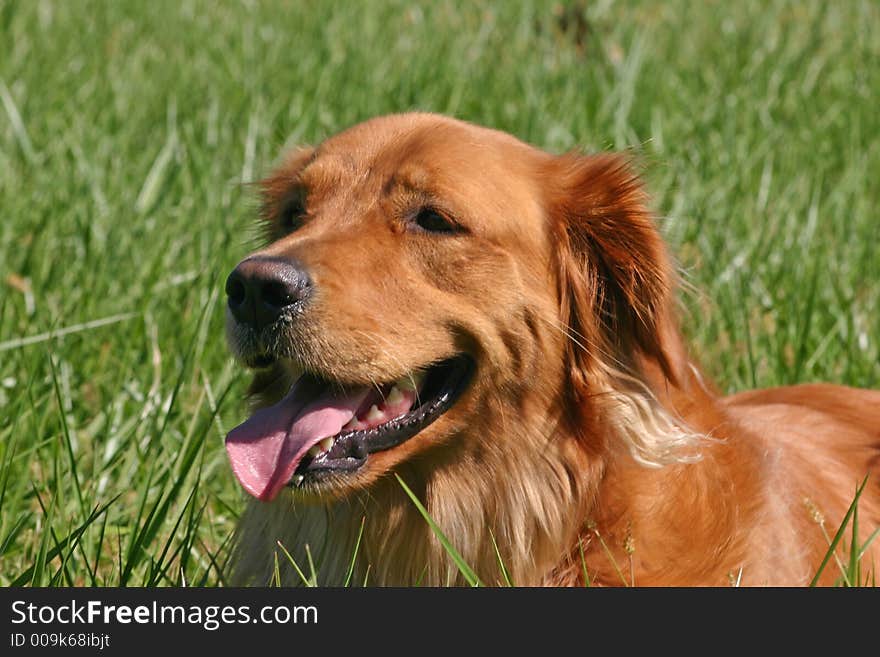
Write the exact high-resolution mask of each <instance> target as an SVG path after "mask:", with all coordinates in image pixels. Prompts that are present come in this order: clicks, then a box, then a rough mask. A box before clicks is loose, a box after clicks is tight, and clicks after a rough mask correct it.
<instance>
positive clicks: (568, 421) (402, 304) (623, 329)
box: [226, 114, 681, 500]
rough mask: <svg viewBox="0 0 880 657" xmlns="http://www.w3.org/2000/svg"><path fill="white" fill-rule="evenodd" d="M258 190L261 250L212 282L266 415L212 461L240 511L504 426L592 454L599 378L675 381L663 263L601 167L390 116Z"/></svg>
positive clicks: (632, 186)
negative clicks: (243, 496) (221, 468)
mask: <svg viewBox="0 0 880 657" xmlns="http://www.w3.org/2000/svg"><path fill="white" fill-rule="evenodd" d="M262 190H263V200H264V207H263V219H264V221H265V227H266V233H267V237H268V245H267V246H265V248H263V249H261V250H259V251H257V252H255V253H253V254H251V255H249V256H248V257H247V258H245V259H244V260H243V261H241V262H240V263H239V264H238V266H237V267H236V268H235V270H234V271H233V272H232V273H231V274H230V276H229V278H228V280H227V283H226V292H227V295H228V312H227V316H228V317H227V319H228V324H227V326H228V336H229V342H230V345H231V348H232V350H233V352H234V353H235V354H236V356H237V357H238V358H239V360H240V361H241V362H242V363H244V364H245V365H246V366H249V367H252V368H255V369H256V370H257V374H256V378H255V382H254V386H253V391H254V392H255V394H256V395H257V396H258V398H259V399H260V401H261V405H262V406H263V407H262V408H260V409H259V410H257V411H256V412H255V413H254V415H253V416H252V417H251V418H250V419H249V420H247V421H246V422H245V423H244V424H242V425H241V426H239V427H238V428H236V429H234V430H233V431H232V432H230V434H229V436H228V437H227V450H228V453H229V457H230V460H231V463H232V466H233V469H234V471H235V473H236V475H237V476H238V478H239V480H240V481H241V483H242V485H243V486H244V487H245V489H246V490H248V492H250V493H251V494H252V495H254V496H255V497H257V498H259V499H263V500H269V499H272V498H274V497H275V496H277V495H279V494H280V493H281V492H282V491H283V490H284V489H285V488H288V489H292V490H293V491H295V492H297V493H298V494H300V495H303V496H306V497H308V496H309V495H316V494H320V495H322V496H331V497H333V496H344V495H346V494H347V493H350V492H351V491H354V490H362V489H364V488H367V487H369V486H370V485H371V484H372V483H374V482H375V481H376V480H377V479H378V478H380V477H381V476H382V475H384V474H386V473H388V472H390V471H392V470H393V469H395V467H396V466H398V465H399V464H402V463H413V462H416V461H418V460H419V459H420V458H422V457H423V456H424V455H425V454H427V453H428V452H429V451H437V450H457V452H458V454H459V456H458V457H456V458H459V459H469V458H470V459H476V460H479V458H480V456H479V454H480V452H481V450H483V451H485V450H504V449H506V447H505V445H504V442H503V441H504V440H511V441H512V440H517V439H518V438H516V436H519V435H522V434H531V435H532V436H533V437H532V439H531V440H532V447H533V448H534V449H535V450H541V449H542V447H541V445H540V444H539V443H540V440H538V439H536V438H534V436H542V437H543V438H542V439H546V437H547V436H548V435H550V434H552V433H554V429H553V427H555V426H557V425H559V424H560V423H562V424H564V425H566V426H568V427H569V429H570V431H569V432H568V433H570V434H572V435H573V436H574V437H575V439H576V440H575V442H576V443H577V446H578V449H580V450H582V451H584V452H585V453H599V452H601V451H602V450H603V449H605V448H606V446H605V445H604V442H603V441H604V440H605V438H604V432H603V431H602V430H601V429H600V427H599V424H600V423H601V422H602V421H603V417H605V414H606V411H607V409H604V410H603V407H602V402H601V401H597V399H598V398H600V397H601V395H600V394H599V393H602V392H605V391H607V390H609V389H611V388H614V387H615V386H616V387H617V388H619V387H620V385H621V384H620V380H623V379H619V380H618V381H617V383H615V382H613V381H611V378H613V377H614V376H615V373H617V374H619V375H620V376H621V377H623V378H627V377H629V378H631V379H632V380H635V381H636V382H637V384H638V385H639V386H644V381H646V380H647V379H648V378H650V377H648V374H647V373H648V372H649V371H650V372H657V373H660V376H661V377H662V378H663V379H664V380H673V381H674V380H675V377H676V371H677V368H678V367H679V365H678V363H679V362H680V361H681V354H680V346H679V343H678V338H677V334H676V333H675V330H674V328H673V324H672V319H671V302H670V298H671V290H672V281H673V278H672V275H671V269H670V267H669V264H668V259H667V256H666V252H665V250H664V247H663V243H662V241H661V240H660V238H659V235H658V234H657V233H656V231H655V229H654V228H653V225H652V222H651V218H650V216H649V213H648V212H647V210H646V208H645V204H644V198H643V194H642V191H641V186H640V184H639V181H638V179H637V178H636V177H635V176H634V175H633V173H632V172H631V170H630V168H629V166H628V164H627V163H626V161H625V160H624V159H623V158H621V157H620V156H616V155H600V156H592V157H591V156H582V155H573V154H569V155H564V156H553V155H550V154H547V153H545V152H543V151H541V150H539V149H536V148H533V147H531V146H529V145H527V144H524V143H522V142H520V141H518V140H516V139H515V138H513V137H511V136H509V135H507V134H505V133H501V132H498V131H494V130H489V129H486V128H480V127H477V126H473V125H470V124H467V123H463V122H460V121H455V120H452V119H448V118H445V117H441V116H437V115H431V114H404V115H394V116H386V117H381V118H377V119H373V120H371V121H368V122H366V123H362V124H359V125H357V126H355V127H353V128H350V129H348V130H346V131H345V132H342V133H340V134H339V135H337V136H334V137H332V138H330V139H328V140H327V141H325V142H324V143H322V144H321V145H320V146H318V147H317V148H303V149H298V150H295V151H294V152H292V153H290V154H289V155H288V156H287V158H286V160H285V161H284V162H283V163H282V165H281V166H280V167H279V168H278V170H277V171H275V173H274V174H273V175H271V176H270V177H269V178H268V179H267V180H265V181H264V182H263V184H262ZM502 425H503V426H505V427H507V428H508V429H511V430H510V431H509V432H508V434H509V435H508V437H506V438H504V437H502V439H501V440H500V441H487V440H486V436H488V435H489V434H491V433H492V432H495V433H497V427H498V426H502ZM493 427H494V428H493ZM511 447H512V446H511Z"/></svg>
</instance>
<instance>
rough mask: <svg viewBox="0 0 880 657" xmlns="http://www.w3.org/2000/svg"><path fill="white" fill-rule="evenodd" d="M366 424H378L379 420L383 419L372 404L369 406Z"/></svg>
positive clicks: (377, 408)
mask: <svg viewBox="0 0 880 657" xmlns="http://www.w3.org/2000/svg"><path fill="white" fill-rule="evenodd" d="M366 419H367V422H378V421H379V420H384V419H385V414H384V413H383V412H382V411H380V410H379V407H378V406H376V405H375V404H373V405H372V406H370V411H369V412H368V413H367V418H366Z"/></svg>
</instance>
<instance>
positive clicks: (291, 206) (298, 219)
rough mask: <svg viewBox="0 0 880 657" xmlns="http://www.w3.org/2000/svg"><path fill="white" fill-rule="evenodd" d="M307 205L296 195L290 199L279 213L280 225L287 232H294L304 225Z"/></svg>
mask: <svg viewBox="0 0 880 657" xmlns="http://www.w3.org/2000/svg"><path fill="white" fill-rule="evenodd" d="M305 213H306V206H305V203H304V202H303V199H302V198H300V197H296V198H293V199H291V200H290V201H288V202H287V203H286V204H285V205H284V207H283V208H282V209H281V214H279V215H278V225H279V226H280V227H281V230H283V231H284V232H285V233H292V232H293V231H295V230H296V229H297V228H299V227H300V226H301V225H302V220H303V216H304V215H305Z"/></svg>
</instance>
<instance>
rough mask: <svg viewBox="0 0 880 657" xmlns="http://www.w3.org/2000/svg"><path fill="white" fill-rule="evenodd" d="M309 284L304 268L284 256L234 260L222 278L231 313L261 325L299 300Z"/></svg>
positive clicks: (304, 295)
mask: <svg viewBox="0 0 880 657" xmlns="http://www.w3.org/2000/svg"><path fill="white" fill-rule="evenodd" d="M311 287H312V281H311V278H309V275H308V272H306V270H305V269H303V268H302V266H300V265H299V264H298V263H296V262H293V261H291V260H287V259H285V258H275V257H267V256H254V257H251V258H247V259H245V260H242V261H241V262H240V263H238V266H237V267H236V268H235V269H233V270H232V273H231V274H229V277H228V278H227V279H226V296H227V299H228V301H227V303H228V304H229V310H230V311H231V312H232V315H233V317H235V319H236V320H238V321H239V322H241V323H243V324H249V325H250V326H252V327H253V328H255V329H261V328H263V327H265V326H268V325H269V324H271V323H272V322H274V321H275V320H276V319H278V317H279V316H280V315H281V314H282V313H283V312H285V311H288V310H290V309H292V307H293V306H296V305H300V304H302V303H303V302H304V301H305V299H306V298H307V297H308V295H309V291H310V290H311Z"/></svg>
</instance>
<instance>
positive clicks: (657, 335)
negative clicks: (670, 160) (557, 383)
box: [549, 153, 684, 391]
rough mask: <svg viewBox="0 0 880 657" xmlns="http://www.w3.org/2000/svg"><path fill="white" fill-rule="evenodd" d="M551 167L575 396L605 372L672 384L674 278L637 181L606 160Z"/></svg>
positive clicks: (623, 161)
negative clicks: (600, 369)
mask: <svg viewBox="0 0 880 657" xmlns="http://www.w3.org/2000/svg"><path fill="white" fill-rule="evenodd" d="M552 167H553V173H552V178H551V179H550V180H551V184H550V187H551V188H552V190H553V192H552V194H553V196H552V198H551V199H550V201H549V203H550V213H551V216H552V218H553V223H554V226H553V229H554V231H555V238H556V248H555V253H556V257H557V267H558V281H559V296H560V306H561V319H562V321H564V322H565V323H566V324H567V329H568V332H569V337H570V340H569V345H568V349H569V353H568V354H567V358H568V363H569V370H570V372H571V376H572V378H573V379H574V380H573V381H571V384H572V386H573V388H574V390H583V391H586V390H588V389H589V388H588V386H589V383H590V379H591V378H592V377H594V376H595V374H596V373H597V369H598V367H599V366H601V365H602V364H604V365H608V366H611V367H612V368H615V369H617V370H621V369H622V370H623V371H625V372H626V371H629V373H634V374H636V375H637V376H639V378H641V379H642V380H643V381H646V380H647V378H649V377H648V372H647V371H646V370H647V369H651V370H653V372H652V374H653V373H656V374H660V373H661V372H662V375H663V376H665V378H666V379H668V380H670V381H671V382H672V383H673V384H675V383H676V382H677V381H678V380H679V378H680V374H681V372H680V369H681V367H682V365H683V362H684V360H683V347H682V343H681V338H680V336H679V334H678V330H677V327H676V324H675V318H674V314H675V313H674V308H673V303H674V302H673V289H674V283H675V275H674V269H673V267H672V264H671V261H670V258H669V255H668V253H667V250H666V246H665V244H664V242H663V239H662V238H661V236H660V234H659V232H658V231H657V229H656V228H655V226H654V221H653V216H652V214H651V212H650V211H649V210H648V207H647V195H646V193H645V191H644V187H643V184H642V181H641V180H640V179H639V177H638V175H636V173H635V172H634V170H633V168H632V166H631V164H630V162H629V160H628V159H627V158H626V157H624V156H622V155H619V154H613V153H606V154H601V155H593V156H585V155H580V154H567V155H563V156H559V157H556V158H554V159H553V162H552ZM658 369H659V371H657V370H658ZM651 378H653V377H651Z"/></svg>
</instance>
